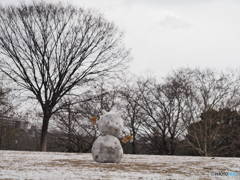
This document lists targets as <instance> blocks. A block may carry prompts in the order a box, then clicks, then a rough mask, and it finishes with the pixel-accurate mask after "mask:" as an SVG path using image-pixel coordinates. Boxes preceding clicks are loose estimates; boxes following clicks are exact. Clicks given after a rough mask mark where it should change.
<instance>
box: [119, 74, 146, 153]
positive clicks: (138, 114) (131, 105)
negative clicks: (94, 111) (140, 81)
mask: <svg viewBox="0 0 240 180" xmlns="http://www.w3.org/2000/svg"><path fill="white" fill-rule="evenodd" d="M135 80H136V79H135V78H134V77H133V76H132V77H131V80H127V79H124V80H123V82H124V83H122V86H121V87H120V88H119V89H118V93H119V97H120V101H119V105H120V107H121V111H122V116H123V119H124V123H125V127H126V128H128V129H129V132H130V134H131V135H132V137H133V139H132V141H131V143H130V144H131V153H132V154H137V153H139V152H140V151H141V150H140V149H139V148H138V147H137V142H138V140H139V139H140V137H141V129H142V128H141V125H142V122H143V121H145V120H146V113H145V112H144V111H143V110H142V108H141V107H140V106H139V103H140V102H141V100H142V97H141V93H140V91H139V89H138V86H137V83H136V82H137V81H135Z"/></svg>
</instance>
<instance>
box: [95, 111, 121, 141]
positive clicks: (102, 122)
mask: <svg viewBox="0 0 240 180" xmlns="http://www.w3.org/2000/svg"><path fill="white" fill-rule="evenodd" d="M98 129H99V131H100V133H101V135H107V134H110V135H113V136H116V137H120V136H121V133H122V130H123V119H122V118H121V115H120V114H119V113H116V112H108V113H105V114H103V115H102V116H100V119H99V122H98Z"/></svg>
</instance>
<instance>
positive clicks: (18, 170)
mask: <svg viewBox="0 0 240 180" xmlns="http://www.w3.org/2000/svg"><path fill="white" fill-rule="evenodd" d="M211 172H216V173H219V172H220V173H224V172H228V173H229V172H237V173H238V174H239V176H212V175H211ZM0 179H43V180H46V179H50V180H55V179H56V180H61V179H66V180H70V179H74V180H75V179H76V180H78V179H79V180H85V179H89V180H90V179H101V180H102V179H114V180H117V179H133V180H136V179H144V180H145V179H147V180H148V179H149V180H150V179H154V180H155V179H161V180H162V179H169V180H170V179H184V180H185V179H191V180H193V179H194V180H195V179H228V180H229V179H240V158H222V157H221V158H220V157H215V158H214V159H212V158H211V157H192V156H153V155H124V156H123V158H122V161H121V162H120V163H119V164H100V163H96V162H93V160H92V155H91V154H81V153H79V154H77V153H54V152H26V151H0Z"/></svg>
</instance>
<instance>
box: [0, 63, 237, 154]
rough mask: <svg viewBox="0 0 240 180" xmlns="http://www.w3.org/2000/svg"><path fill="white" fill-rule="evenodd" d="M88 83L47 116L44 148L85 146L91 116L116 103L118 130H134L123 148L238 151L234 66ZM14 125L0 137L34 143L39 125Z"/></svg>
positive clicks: (91, 137)
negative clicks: (30, 131) (28, 128)
mask: <svg viewBox="0 0 240 180" xmlns="http://www.w3.org/2000/svg"><path fill="white" fill-rule="evenodd" d="M88 89H89V90H87V91H85V93H82V94H81V96H74V97H73V98H69V97H68V98H65V99H63V100H62V101H61V104H60V105H59V107H61V108H59V109H58V111H57V112H56V113H55V114H54V115H53V116H52V124H51V126H50V127H51V128H50V129H51V131H50V133H49V141H50V143H49V144H50V146H49V147H48V149H49V150H51V151H66V152H90V150H91V148H92V144H93V142H94V141H95V139H96V138H97V136H98V135H99V132H98V129H97V127H96V126H92V125H91V122H90V117H92V116H98V117H99V116H100V115H101V110H102V109H105V110H107V111H110V110H111V109H113V110H114V109H115V110H118V111H121V112H122V117H123V119H124V122H125V129H124V132H123V135H124V133H126V134H129V133H130V134H131V135H132V136H133V140H132V141H131V142H130V143H128V144H123V147H124V151H125V153H133V154H138V153H144V154H170V155H173V154H177V155H202V156H240V109H239V107H240V106H239V105H240V104H239V103H240V101H239V98H240V97H239V96H240V86H239V77H238V73H237V71H236V72H234V71H226V72H221V73H220V72H218V71H214V70H212V69H189V68H187V69H179V70H176V71H173V72H172V73H170V74H169V75H168V76H166V77H165V78H164V79H162V80H161V81H157V80H156V78H153V77H136V76H132V77H131V78H127V77H126V76H125V78H124V79H120V78H119V79H114V80H108V81H104V80H102V81H99V82H95V83H92V84H91V83H89V88H88ZM5 97H6V96H5ZM4 102H5V104H6V101H4ZM8 107H9V105H8ZM11 108H12V107H11ZM37 114H38V116H39V118H40V117H42V116H43V115H42V113H37ZM18 131H19V130H18ZM18 131H13V129H12V131H6V127H5V129H4V128H3V126H2V127H1V132H5V135H2V134H1V137H2V138H5V139H8V140H7V141H8V142H10V141H9V139H11V138H10V137H8V136H9V135H11V132H14V133H15V134H16V133H17V134H18V135H17V136H22V138H21V139H25V141H26V142H22V143H25V146H24V145H23V146H22V149H28V150H37V148H39V144H38V143H39V140H38V138H39V137H40V132H39V131H38V132H37V133H36V136H35V137H32V138H29V137H26V133H24V132H21V134H19V132H20V131H19V132H18ZM6 132H8V133H6ZM12 134H13V133H12ZM15 136H16V135H15ZM15 136H14V138H16V137H15ZM23 136H24V137H23ZM12 141H13V142H12V144H14V139H13V138H12ZM26 144H28V146H30V144H31V147H27V146H26ZM19 147H20V146H19ZM12 148H14V146H12Z"/></svg>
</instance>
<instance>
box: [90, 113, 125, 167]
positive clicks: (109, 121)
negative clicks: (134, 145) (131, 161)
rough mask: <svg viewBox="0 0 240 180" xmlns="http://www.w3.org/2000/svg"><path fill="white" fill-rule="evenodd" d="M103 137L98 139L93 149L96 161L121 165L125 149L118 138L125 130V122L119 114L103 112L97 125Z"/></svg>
mask: <svg viewBox="0 0 240 180" xmlns="http://www.w3.org/2000/svg"><path fill="white" fill-rule="evenodd" d="M97 125H98V128H99V131H100V133H101V135H100V136H99V137H98V138H97V139H96V141H95V142H94V144H93V148H92V156H93V159H94V161H96V162H100V163H119V162H120V160H121V158H122V156H123V149H122V146H121V143H120V141H119V140H118V138H117V137H120V135H121V133H122V130H123V120H122V118H121V116H120V114H119V113H116V112H108V113H107V112H106V111H103V115H102V116H101V117H100V119H99V122H98V123H97Z"/></svg>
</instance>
